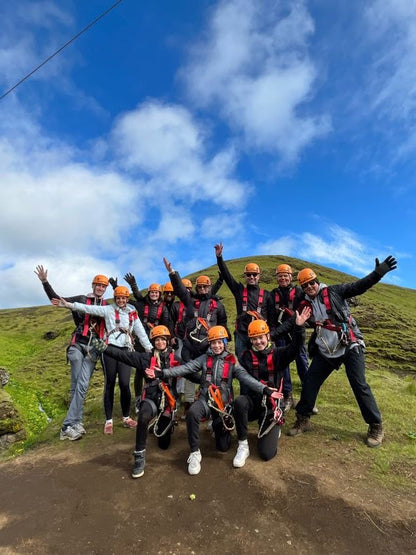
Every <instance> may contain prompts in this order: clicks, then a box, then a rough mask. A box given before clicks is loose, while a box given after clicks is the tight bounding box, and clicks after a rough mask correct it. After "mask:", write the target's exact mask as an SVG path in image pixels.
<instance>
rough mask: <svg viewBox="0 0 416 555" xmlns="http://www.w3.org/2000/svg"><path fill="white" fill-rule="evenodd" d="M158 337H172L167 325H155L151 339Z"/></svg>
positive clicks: (151, 332)
mask: <svg viewBox="0 0 416 555" xmlns="http://www.w3.org/2000/svg"><path fill="white" fill-rule="evenodd" d="M156 337H166V338H168V337H170V331H169V329H168V328H167V327H166V326H155V327H154V328H152V329H151V330H150V339H156Z"/></svg>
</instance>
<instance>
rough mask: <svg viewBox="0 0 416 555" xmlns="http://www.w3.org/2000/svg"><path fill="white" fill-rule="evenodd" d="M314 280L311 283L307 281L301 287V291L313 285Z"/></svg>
mask: <svg viewBox="0 0 416 555" xmlns="http://www.w3.org/2000/svg"><path fill="white" fill-rule="evenodd" d="M315 283H316V280H314V279H313V280H312V281H308V283H304V284H303V285H301V287H302V289H306V288H307V287H309V285H315Z"/></svg>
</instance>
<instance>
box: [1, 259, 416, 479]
mask: <svg viewBox="0 0 416 555" xmlns="http://www.w3.org/2000/svg"><path fill="white" fill-rule="evenodd" d="M250 260H251V261H253V260H254V261H256V262H257V263H258V264H260V266H261V268H262V281H261V285H262V286H264V287H265V288H266V289H272V288H273V287H275V285H276V278H275V268H276V266H277V265H278V264H279V263H282V262H288V263H289V264H291V265H292V267H293V269H294V271H295V272H297V271H298V270H299V269H301V268H303V267H305V266H310V264H309V263H308V262H305V261H302V260H298V259H292V258H288V257H285V258H283V257H279V256H258V257H254V258H251V259H250ZM247 261H248V259H246V258H241V259H235V260H232V261H228V262H227V264H228V267H229V268H230V271H231V272H232V274H233V275H234V276H235V277H236V278H237V279H240V277H241V278H242V272H243V268H244V265H245V264H246V263H247ZM313 268H314V269H315V271H316V272H317V274H318V275H319V277H320V279H321V281H322V282H325V283H326V284H328V285H330V284H333V283H339V282H344V281H353V280H354V279H356V278H353V277H352V276H348V275H347V274H343V273H340V272H337V271H335V270H332V269H330V268H326V267H323V266H318V265H316V264H314V265H313ZM179 270H180V268H179ZM199 273H203V274H206V275H209V276H210V277H211V278H212V280H213V281H215V279H216V278H217V267H216V266H211V267H209V268H205V269H203V270H201V272H199ZM195 276H196V274H193V275H191V276H186V277H190V278H191V279H192V278H194V277H195ZM182 277H185V276H182ZM53 285H54V286H56V287H57V288H58V287H59V284H53ZM74 293H76V292H74ZM219 294H220V295H221V296H222V297H223V298H224V301H223V302H224V304H225V306H226V309H227V312H228V315H229V324H230V328H232V324H233V321H234V319H235V306H234V299H233V298H232V296H231V295H230V292H229V290H228V288H227V286H226V285H223V286H222V288H221V289H220V291H219ZM46 302H47V301H46V297H45V304H46ZM353 313H354V314H355V316H356V318H357V321H358V324H359V326H360V328H361V330H362V331H363V333H364V338H365V341H366V344H367V368H368V372H367V377H368V381H369V383H370V384H371V386H372V388H373V391H374V393H375V396H376V398H377V401H378V403H379V405H380V408H381V410H382V413H383V418H384V422H385V427H386V435H387V438H388V441H386V444H385V446H384V447H383V449H380V450H378V453H379V454H378V455H377V457H376V464H375V470H376V471H377V472H380V473H381V474H383V473H385V474H386V475H387V473H388V470H389V469H391V468H393V467H392V465H393V466H394V468H395V472H394V473H390V474H389V476H390V478H391V479H392V480H396V481H399V482H402V483H403V484H405V483H407V482H408V481H409V480H411V479H414V468H415V462H416V345H415V340H414V338H415V337H416V291H415V290H410V289H404V288H401V287H396V286H392V285H384V284H382V283H381V284H378V285H376V286H375V287H374V288H372V289H371V290H370V291H369V292H367V293H366V294H365V295H363V296H362V297H360V298H359V304H358V306H356V307H355V308H354V309H353ZM0 329H1V330H2V332H1V335H0V353H1V354H0V367H5V368H7V371H8V372H9V374H10V376H11V379H10V382H9V384H8V385H7V386H6V388H5V391H6V392H7V393H8V394H9V395H10V396H11V397H12V399H13V401H14V403H15V405H16V407H17V408H18V410H19V412H20V414H21V417H22V419H23V421H24V425H25V429H26V432H27V440H26V441H25V442H24V443H20V444H19V445H18V446H14V447H13V448H12V450H11V452H12V454H15V453H18V452H20V451H22V450H23V449H25V448H27V447H28V446H30V445H33V444H34V443H39V442H42V441H50V440H54V441H55V440H56V439H57V432H58V430H59V426H60V423H61V421H62V419H63V416H64V414H65V412H66V406H67V402H68V389H69V377H70V371H69V365H66V364H65V348H66V346H67V345H68V342H69V338H70V335H71V331H72V329H73V322H72V317H71V314H70V312H69V311H66V310H64V309H57V308H54V307H51V306H42V307H32V308H23V309H10V310H2V311H0ZM48 332H53V334H52V335H56V336H55V337H54V338H53V339H47V338H46V337H47V334H48ZM292 377H293V382H294V388H295V389H294V393H295V396H297V397H298V396H299V391H300V384H299V381H298V378H297V375H296V371H295V370H294V371H293V373H292ZM102 386H103V378H102V373H101V372H100V371H97V372H95V373H94V375H93V378H92V380H91V386H90V391H89V393H88V398H87V403H86V413H85V420H86V422H87V423H88V424H89V425H90V426H92V427H94V426H95V425H96V429H97V433H101V427H102V422H103V415H102V401H101V398H102ZM318 406H319V408H320V414H319V417H316V419H314V425H316V426H317V427H318V429H319V428H320V429H321V430H320V431H321V432H322V435H323V437H324V441H325V440H336V441H341V442H346V443H347V444H349V442H351V444H352V445H353V444H354V441H355V442H356V437H355V438H354V439H353V438H352V435H351V434H352V433H353V434H355V436H356V435H357V434H359V433H364V432H365V424H364V423H363V421H362V419H361V416H360V414H359V411H358V408H357V406H356V403H355V400H354V398H353V395H352V393H351V390H350V388H349V386H348V383H347V380H346V377H345V372H344V370H343V369H341V370H340V371H339V372H334V374H333V376H331V378H330V379H329V380H328V381H327V382H326V383H325V385H324V387H323V389H322V391H321V393H320V395H319V398H318ZM118 410H119V408H118V402H116V403H115V413H116V416H117V411H118ZM293 418H294V413H290V416H289V417H288V423H291V422H293ZM287 425H288V424H286V426H287ZM294 441H296V440H294ZM324 441H323V445H324ZM298 445H299V449H300V450H302V449H304V446H305V443H299V444H298ZM363 453H364V450H363ZM306 456H311V454H306Z"/></svg>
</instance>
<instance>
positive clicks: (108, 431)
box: [104, 422, 113, 436]
mask: <svg viewBox="0 0 416 555" xmlns="http://www.w3.org/2000/svg"><path fill="white" fill-rule="evenodd" d="M104 434H105V435H106V436H112V435H113V423H112V422H106V423H105V424H104Z"/></svg>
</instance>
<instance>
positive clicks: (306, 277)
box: [298, 268, 316, 285]
mask: <svg viewBox="0 0 416 555" xmlns="http://www.w3.org/2000/svg"><path fill="white" fill-rule="evenodd" d="M313 279H316V274H315V272H314V271H313V270H311V269H310V268H304V269H303V270H301V271H300V272H299V273H298V282H299V283H300V285H303V284H304V283H308V281H312V280H313Z"/></svg>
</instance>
